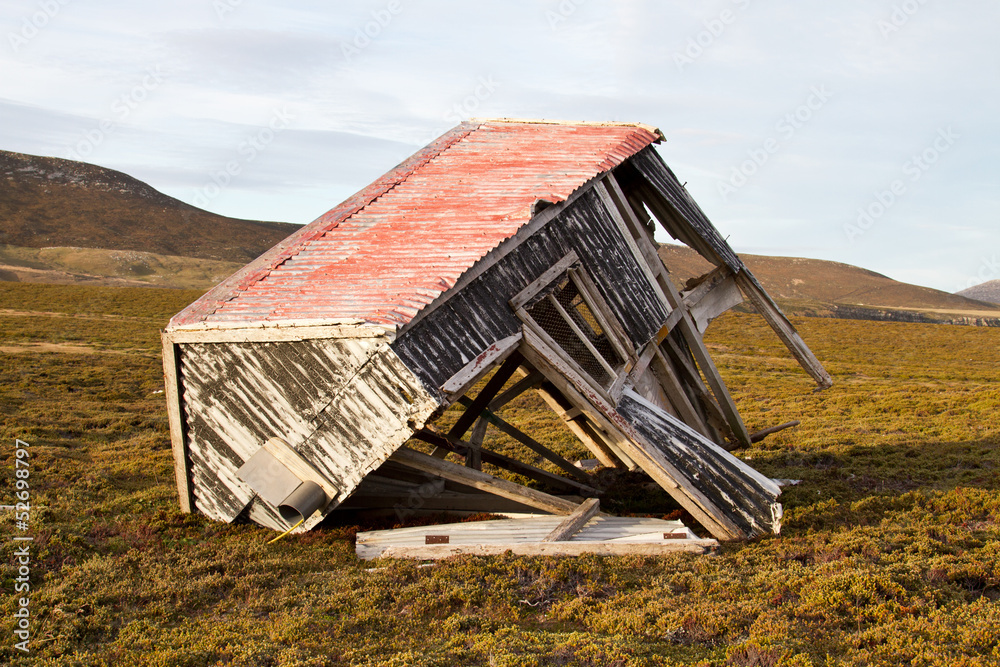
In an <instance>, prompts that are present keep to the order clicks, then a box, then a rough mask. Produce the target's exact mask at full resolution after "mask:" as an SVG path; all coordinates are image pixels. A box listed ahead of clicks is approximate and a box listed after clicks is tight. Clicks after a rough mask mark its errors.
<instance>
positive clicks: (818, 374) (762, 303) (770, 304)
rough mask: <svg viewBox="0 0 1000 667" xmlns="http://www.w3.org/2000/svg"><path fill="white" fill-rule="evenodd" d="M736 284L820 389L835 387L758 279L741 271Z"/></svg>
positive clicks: (831, 379) (821, 365)
mask: <svg viewBox="0 0 1000 667" xmlns="http://www.w3.org/2000/svg"><path fill="white" fill-rule="evenodd" d="M736 283H737V284H738V285H739V286H740V289H741V290H743V293H744V294H745V295H746V297H747V298H748V299H750V301H751V303H753V305H754V307H755V308H756V309H757V312H758V313H760V314H761V316H762V317H763V318H764V319H765V320H766V321H767V323H768V324H769V325H770V326H771V328H772V329H773V330H774V332H775V333H776V334H778V338H780V339H781V342H783V343H784V344H785V347H787V348H788V350H789V351H790V352H791V353H792V355H793V356H794V357H795V358H796V359H797V360H798V362H799V364H800V365H801V366H802V368H804V369H805V370H806V372H807V373H809V375H811V376H812V378H813V379H814V380H815V381H816V384H818V385H819V388H820V389H827V388H829V387H831V386H833V378H831V377H830V374H829V373H828V372H827V371H826V369H825V368H823V364H821V363H820V361H819V359H817V358H816V355H815V354H813V352H812V350H810V349H809V346H807V345H806V344H805V341H803V340H802V337H801V336H799V332H798V331H796V330H795V327H794V326H792V323H791V322H789V321H788V318H787V317H785V314H784V313H783V312H781V309H780V308H778V306H777V304H776V303H774V301H773V300H772V299H771V297H770V296H768V294H767V292H765V291H764V288H762V287H761V286H760V283H758V282H757V280H756V278H754V277H753V276H752V275H750V274H749V273H748V272H746V271H741V272H740V273H739V274H737V276H736Z"/></svg>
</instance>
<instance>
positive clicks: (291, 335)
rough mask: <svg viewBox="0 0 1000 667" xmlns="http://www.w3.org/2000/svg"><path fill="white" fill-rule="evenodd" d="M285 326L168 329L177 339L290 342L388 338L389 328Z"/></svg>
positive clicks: (179, 341) (364, 326)
mask: <svg viewBox="0 0 1000 667" xmlns="http://www.w3.org/2000/svg"><path fill="white" fill-rule="evenodd" d="M292 324H293V323H291V322H282V326H280V327H278V326H262V325H258V326H253V327H248V326H246V325H242V326H240V327H218V326H216V327H213V328H207V327H192V328H177V329H168V330H167V331H166V335H167V336H168V337H169V338H170V340H172V341H173V342H174V343H288V342H297V341H303V340H323V339H327V338H385V339H387V340H388V338H389V332H387V331H386V330H385V329H383V328H381V327H374V326H370V325H340V326H319V325H307V326H293V325H292Z"/></svg>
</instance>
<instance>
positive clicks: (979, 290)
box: [956, 280, 1000, 303]
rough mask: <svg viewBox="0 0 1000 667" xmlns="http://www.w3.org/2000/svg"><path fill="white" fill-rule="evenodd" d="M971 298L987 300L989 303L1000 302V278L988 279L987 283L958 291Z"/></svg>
mask: <svg viewBox="0 0 1000 667" xmlns="http://www.w3.org/2000/svg"><path fill="white" fill-rule="evenodd" d="M956 294H959V295H961V296H964V297H968V298H970V299H978V300H979V301H987V302H989V303H1000V280H988V281H986V282H985V283H980V284H978V285H973V286H972V287H969V288H967V289H964V290H962V291H961V292H956Z"/></svg>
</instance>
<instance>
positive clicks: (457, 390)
mask: <svg viewBox="0 0 1000 667" xmlns="http://www.w3.org/2000/svg"><path fill="white" fill-rule="evenodd" d="M520 343H521V334H520V333H516V334H514V335H513V336H507V337H506V338H504V339H502V340H498V341H497V342H495V343H493V344H492V345H490V346H489V347H488V348H486V349H485V350H483V351H482V352H481V353H480V354H479V356H477V357H476V358H475V359H473V360H472V361H470V362H469V363H468V364H466V365H465V366H464V367H463V368H462V370H460V371H459V372H457V373H455V374H454V375H452V376H451V377H450V378H449V379H448V381H447V382H445V383H444V384H443V385H441V391H443V392H444V393H446V394H450V395H456V394H458V395H461V394H464V393H465V392H467V391H468V390H469V387H471V386H473V385H474V384H476V382H478V381H479V380H480V378H482V376H483V375H485V374H486V373H487V372H488V371H489V369H490V367H492V366H493V365H494V364H497V363H500V362H501V361H504V360H505V359H506V358H507V357H508V356H510V354H511V353H512V352H514V350H516V349H517V346H518V345H519V344H520Z"/></svg>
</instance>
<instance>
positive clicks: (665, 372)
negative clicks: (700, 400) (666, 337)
mask: <svg viewBox="0 0 1000 667" xmlns="http://www.w3.org/2000/svg"><path fill="white" fill-rule="evenodd" d="M654 347H655V355H654V358H653V364H652V369H653V373H654V374H655V375H656V377H657V379H658V380H659V381H660V387H662V388H663V391H664V392H666V394H667V398H668V399H670V403H671V405H673V406H674V409H675V410H677V413H678V416H679V417H680V418H681V420H682V421H684V423H685V424H687V425H688V426H690V427H691V428H693V429H694V430H696V431H698V432H699V433H701V434H702V435H703V436H705V437H706V438H711V437H712V432H711V430H709V427H708V424H707V423H706V422H705V419H704V418H703V417H702V415H701V413H699V412H698V410H697V409H695V407H694V405H693V404H692V403H691V400H690V399H689V398H688V395H687V393H686V392H685V391H684V387H683V385H682V384H681V381H680V378H678V377H677V372H676V371H675V370H674V368H673V366H672V365H671V364H670V362H669V361H668V360H667V358H666V357H665V356H663V352H662V351H660V349H659V346H654Z"/></svg>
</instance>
